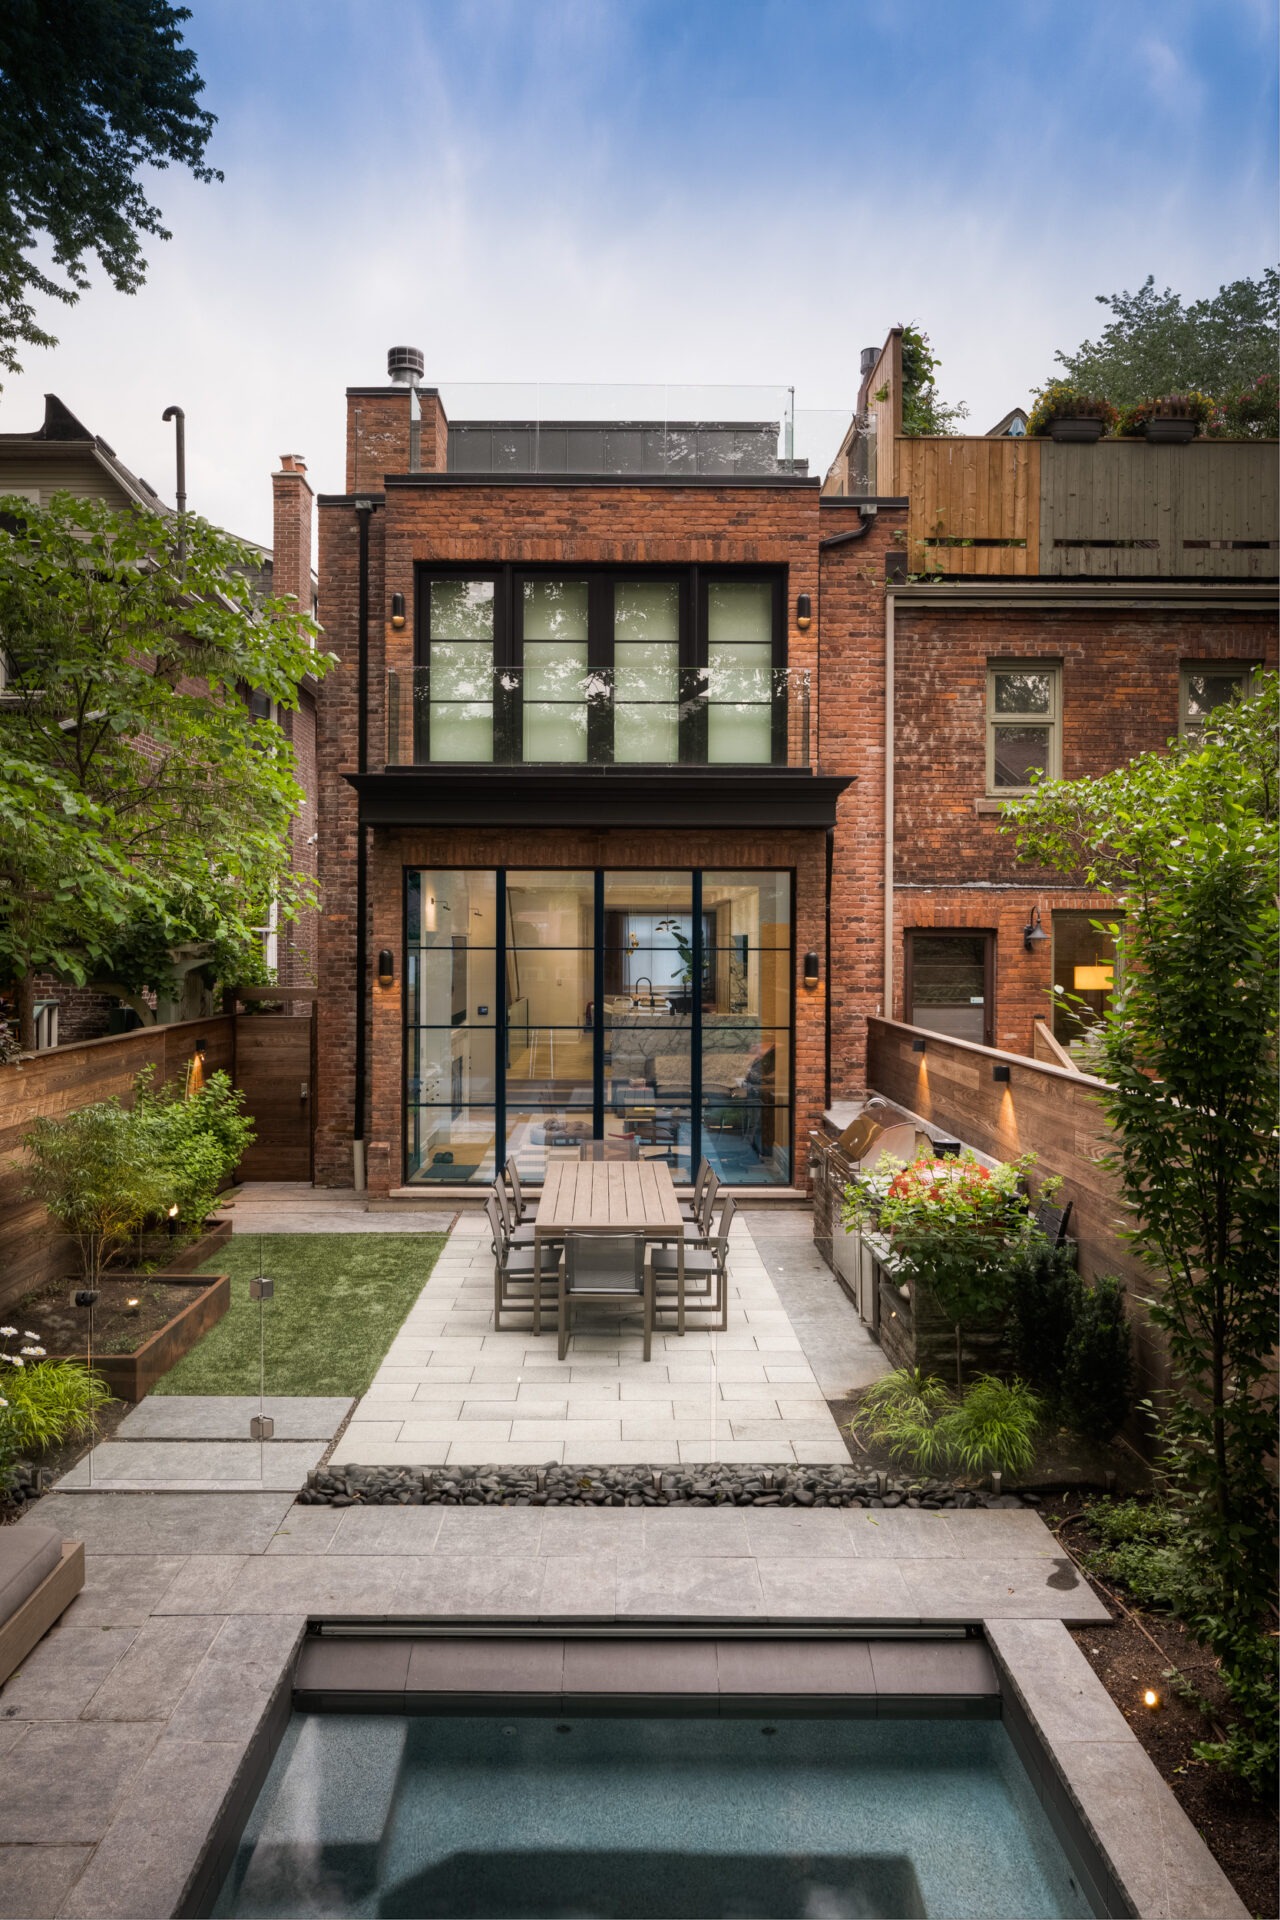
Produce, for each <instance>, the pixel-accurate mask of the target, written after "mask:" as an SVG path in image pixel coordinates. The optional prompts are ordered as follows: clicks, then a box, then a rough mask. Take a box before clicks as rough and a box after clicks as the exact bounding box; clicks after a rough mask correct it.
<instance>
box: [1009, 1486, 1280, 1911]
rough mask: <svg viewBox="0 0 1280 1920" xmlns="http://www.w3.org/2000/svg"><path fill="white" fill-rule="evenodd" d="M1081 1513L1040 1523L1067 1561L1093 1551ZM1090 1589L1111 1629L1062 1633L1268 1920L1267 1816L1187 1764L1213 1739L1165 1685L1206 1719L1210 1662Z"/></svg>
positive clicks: (1273, 1847)
mask: <svg viewBox="0 0 1280 1920" xmlns="http://www.w3.org/2000/svg"><path fill="white" fill-rule="evenodd" d="M1083 1504H1084V1503H1083V1501H1082V1500H1081V1497H1080V1496H1079V1495H1078V1494H1076V1493H1067V1494H1064V1495H1063V1496H1062V1497H1061V1498H1059V1499H1056V1500H1054V1501H1053V1502H1051V1503H1050V1502H1047V1501H1046V1503H1045V1507H1046V1511H1045V1516H1044V1517H1045V1519H1046V1521H1047V1522H1048V1524H1049V1525H1050V1526H1051V1527H1052V1528H1053V1529H1054V1532H1055V1533H1056V1534H1057V1536H1058V1538H1059V1539H1060V1540H1061V1541H1062V1543H1063V1545H1064V1546H1065V1547H1066V1548H1067V1550H1068V1552H1070V1553H1071V1554H1073V1555H1079V1554H1081V1553H1084V1552H1088V1551H1089V1550H1090V1549H1092V1548H1094V1547H1097V1546H1098V1545H1100V1544H1101V1542H1100V1540H1099V1539H1098V1537H1097V1536H1096V1535H1095V1534H1094V1533H1093V1532H1092V1530H1091V1529H1090V1527H1089V1525H1088V1522H1087V1521H1086V1520H1084V1519H1082V1518H1081V1511H1080V1510H1081V1507H1082V1505H1083ZM1086 1577H1088V1576H1086ZM1091 1585H1092V1586H1093V1587H1094V1590H1095V1591H1096V1592H1097V1593H1098V1595H1099V1597H1100V1599H1101V1600H1102V1602H1103V1604H1104V1605H1105V1607H1106V1608H1107V1611H1108V1612H1109V1613H1110V1615H1111V1621H1112V1624H1111V1626H1110V1627H1108V1628H1103V1629H1101V1630H1099V1629H1098V1628H1097V1627H1075V1628H1070V1629H1068V1631H1069V1632H1070V1633H1071V1636H1072V1638H1073V1639H1074V1640H1075V1642H1076V1644H1077V1646H1078V1647H1079V1648H1080V1651H1081V1652H1082V1653H1083V1655H1084V1657H1085V1659H1086V1660H1087V1661H1088V1662H1089V1665H1090V1666H1091V1667H1092V1668H1093V1670H1094V1672H1095V1673H1096V1674H1097V1676H1098V1678H1099V1680H1101V1682H1102V1684H1103V1686H1104V1687H1105V1688H1106V1689H1107V1692H1108V1693H1109V1694H1110V1695H1111V1698H1112V1699H1113V1700H1114V1701H1115V1703H1116V1705H1117V1707H1119V1709H1120V1711H1121V1713H1122V1714H1123V1715H1124V1717H1125V1720H1126V1721H1127V1722H1128V1724H1129V1726H1130V1727H1131V1728H1132V1730H1133V1733H1134V1735H1135V1737H1136V1738H1137V1739H1138V1740H1139V1741H1140V1742H1141V1744H1142V1747H1143V1749H1144V1750H1145V1752H1146V1754H1147V1756H1148V1758H1149V1759H1150V1760H1151V1763H1152V1765H1153V1766H1155V1767H1156V1768H1157V1770H1158V1771H1159V1773H1160V1775H1161V1777H1162V1779H1163V1780H1164V1781H1165V1783H1166V1784H1167V1786H1168V1787H1169V1789H1170V1791H1171V1792H1172V1794H1173V1796H1174V1798H1175V1799H1176V1800H1177V1802H1178V1804H1179V1806H1180V1807H1181V1808H1182V1811H1183V1812H1184V1813H1185V1814H1186V1816H1187V1818H1188V1819H1189V1820H1190V1821H1191V1823H1192V1825H1193V1826H1194V1827H1195V1829H1196V1831H1197V1833H1198V1834H1199V1835H1200V1837H1201V1839H1202V1840H1203V1841H1204V1843H1205V1845H1206V1846H1207V1847H1208V1848H1209V1851H1210V1852H1211V1853H1212V1854H1213V1857H1214V1859H1215V1860H1216V1861H1217V1862H1218V1865H1219V1866H1220V1867H1221V1868H1222V1871H1223V1872H1224V1873H1225V1874H1226V1876H1227V1878H1228V1879H1229V1880H1230V1882H1231V1884H1232V1886H1233V1887H1234V1888H1235V1890H1236V1892H1237V1893H1238V1894H1239V1896H1240V1898H1241V1900H1243V1902H1244V1904H1245V1906H1246V1907H1247V1908H1248V1909H1249V1912H1250V1913H1251V1914H1254V1915H1258V1916H1261V1920H1274V1916H1275V1915H1276V1912H1277V1905H1278V1902H1277V1897H1276V1882H1277V1873H1278V1871H1280V1859H1278V1857H1277V1826H1276V1818H1275V1808H1274V1807H1273V1806H1272V1805H1271V1804H1270V1802H1269V1801H1267V1800H1259V1799H1255V1798H1254V1797H1253V1795H1252V1794H1250V1793H1249V1792H1248V1791H1247V1790H1246V1789H1245V1788H1244V1787H1243V1786H1242V1785H1241V1784H1240V1783H1239V1782H1238V1781H1235V1780H1232V1779H1230V1778H1229V1777H1228V1776H1227V1775H1225V1774H1224V1773H1222V1772H1221V1770H1220V1769H1219V1768H1217V1767H1214V1766H1211V1765H1210V1764H1209V1763H1208V1762H1206V1761H1203V1760H1197V1759H1196V1757H1195V1754H1194V1753H1193V1752H1192V1748H1193V1747H1194V1746H1195V1744H1196V1743H1197V1742H1198V1741H1201V1740H1211V1739H1213V1738H1214V1737H1215V1735H1214V1733H1213V1729H1212V1727H1211V1726H1210V1724H1209V1722H1208V1721H1207V1719H1206V1717H1205V1715H1204V1714H1203V1713H1202V1712H1201V1711H1200V1709H1199V1707H1198V1706H1197V1705H1196V1704H1195V1703H1194V1702H1193V1701H1189V1700H1184V1699H1183V1698H1181V1696H1180V1695H1179V1694H1178V1693H1177V1692H1176V1690H1175V1689H1174V1687H1172V1686H1171V1685H1170V1683H1169V1681H1168V1679H1167V1678H1166V1677H1165V1676H1166V1673H1167V1672H1168V1670H1169V1669H1171V1668H1175V1667H1176V1668H1177V1669H1178V1671H1179V1672H1180V1673H1182V1674H1183V1675H1184V1676H1185V1677H1186V1679H1187V1680H1188V1681H1189V1682H1190V1683H1191V1685H1192V1687H1194V1688H1195V1690H1196V1691H1197V1692H1198V1693H1199V1694H1201V1695H1202V1696H1203V1697H1204V1699H1205V1700H1206V1701H1207V1702H1208V1703H1209V1706H1210V1709H1211V1711H1212V1710H1221V1706H1222V1700H1223V1694H1222V1685H1221V1681H1220V1680H1219V1678H1218V1673H1217V1667H1216V1663H1215V1662H1214V1659H1213V1656H1212V1654H1210V1653H1208V1652H1207V1651H1206V1650H1205V1648H1203V1647H1201V1646H1199V1645H1198V1644H1197V1643H1196V1641H1194V1640H1193V1639H1192V1637H1191V1635H1190V1634H1189V1633H1188V1632H1187V1629H1186V1628H1185V1627H1184V1626H1183V1624H1182V1622H1181V1621H1180V1620H1178V1619H1177V1618H1176V1617H1175V1616H1173V1615H1172V1614H1168V1613H1159V1612H1154V1611H1151V1610H1149V1609H1147V1608H1145V1607H1141V1606H1139V1605H1138V1604H1137V1602H1136V1601H1134V1600H1133V1599H1132V1598H1130V1597H1129V1596H1128V1595H1125V1596H1124V1604H1123V1606H1121V1605H1120V1604H1119V1603H1118V1601H1117V1598H1116V1597H1115V1596H1114V1595H1113V1594H1111V1593H1110V1592H1109V1591H1108V1590H1107V1588H1106V1587H1105V1586H1101V1585H1099V1583H1098V1581H1097V1580H1092V1581H1091ZM1138 1623H1140V1624H1138ZM1144 1628H1145V1632H1144V1631H1143V1629H1144ZM1147 1634H1150V1636H1151V1639H1150V1640H1149V1639H1148V1638H1147ZM1151 1640H1154V1641H1155V1642H1156V1643H1157V1645H1156V1646H1154V1647H1153V1646H1152V1644H1151ZM1157 1648H1158V1650H1157ZM1147 1687H1153V1688H1154V1689H1155V1690H1156V1691H1157V1692H1158V1693H1159V1695H1160V1706H1159V1707H1158V1708H1157V1709H1155V1710H1152V1709H1151V1708H1148V1707H1146V1706H1145V1705H1144V1704H1143V1702H1142V1693H1143V1690H1144V1689H1145V1688H1147Z"/></svg>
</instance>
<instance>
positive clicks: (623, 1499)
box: [298, 1465, 1040, 1511]
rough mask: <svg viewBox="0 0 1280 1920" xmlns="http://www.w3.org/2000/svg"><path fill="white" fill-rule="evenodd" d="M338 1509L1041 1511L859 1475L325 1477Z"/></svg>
mask: <svg viewBox="0 0 1280 1920" xmlns="http://www.w3.org/2000/svg"><path fill="white" fill-rule="evenodd" d="M298 1502H299V1504H300V1505H302V1506H312V1507H320V1506H329V1507H354V1506H366V1507H374V1506H380V1507H426V1506H444V1507H677V1506H688V1507H916V1508H925V1509H933V1510H935V1511H936V1510H939V1509H942V1508H944V1507H950V1508H966V1507H1036V1506H1039V1504H1040V1502H1039V1501H1038V1499H1037V1498H1036V1496H1035V1495H1034V1494H1029V1493H1028V1494H1017V1493H1000V1494H996V1493H987V1492H980V1491H977V1490H975V1489H974V1488H972V1487H965V1486H959V1485H957V1484H956V1483H955V1482H954V1481H949V1480H927V1479H920V1478H912V1477H911V1476H910V1475H905V1474H887V1473H874V1472H866V1471H862V1470H859V1469H858V1468H857V1467H774V1468H767V1467H727V1466H721V1467H717V1466H708V1467H564V1466H556V1465H551V1466H546V1467H453V1468H450V1467H435V1468H422V1469H413V1468H409V1467H361V1466H346V1467H319V1468H317V1469H315V1470H314V1471H313V1472H312V1473H309V1474H308V1475H307V1484H306V1486H305V1487H304V1488H303V1489H302V1492H301V1493H300V1494H299V1495H298Z"/></svg>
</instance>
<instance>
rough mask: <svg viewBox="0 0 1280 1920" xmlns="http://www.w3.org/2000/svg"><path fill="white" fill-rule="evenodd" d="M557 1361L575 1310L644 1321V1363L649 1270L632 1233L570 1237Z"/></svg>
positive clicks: (649, 1344) (649, 1340)
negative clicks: (608, 1310)
mask: <svg viewBox="0 0 1280 1920" xmlns="http://www.w3.org/2000/svg"><path fill="white" fill-rule="evenodd" d="M559 1294H560V1358H561V1359H562V1360H563V1359H564V1356H565V1353H566V1351H567V1350H568V1346H569V1335H570V1332H571V1331H572V1322H573V1314H574V1311H575V1309H576V1308H577V1307H579V1306H599V1307H603V1306H609V1307H614V1308H617V1309H620V1310H621V1311H622V1312H624V1313H634V1312H635V1310H636V1308H637V1307H639V1308H640V1309H641V1311H642V1313H643V1315H644V1357H645V1359H646V1360H648V1359H649V1358H650V1356H651V1354H652V1351H653V1267H652V1265H651V1264H650V1262H649V1260H648V1259H647V1258H646V1248H645V1243H644V1240H643V1239H642V1238H641V1236H640V1235H639V1234H634V1233H570V1234H567V1235H566V1236H565V1243H564V1258H563V1260H562V1261H561V1263H560V1288H559Z"/></svg>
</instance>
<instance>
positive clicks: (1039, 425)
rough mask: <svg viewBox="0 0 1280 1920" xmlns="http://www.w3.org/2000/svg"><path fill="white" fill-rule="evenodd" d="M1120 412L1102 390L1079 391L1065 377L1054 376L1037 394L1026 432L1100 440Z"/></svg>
mask: <svg viewBox="0 0 1280 1920" xmlns="http://www.w3.org/2000/svg"><path fill="white" fill-rule="evenodd" d="M1118 419H1119V415H1118V413H1117V412H1116V409H1115V408H1114V407H1113V406H1112V404H1111V402H1110V401H1109V400H1104V399H1103V398H1102V396H1101V394H1096V393H1081V392H1080V391H1079V389H1078V388H1076V387H1073V386H1070V385H1068V383H1067V382H1066V381H1065V380H1055V381H1054V382H1053V383H1052V385H1051V386H1048V387H1046V388H1045V390H1044V392H1043V393H1041V394H1039V395H1038V396H1037V398H1036V403H1035V406H1034V407H1033V408H1032V409H1031V413H1030V415H1029V416H1028V419H1027V432H1028V434H1046V433H1047V434H1048V435H1049V436H1050V438H1051V439H1054V440H1067V441H1071V440H1074V441H1085V442H1087V441H1092V440H1101V438H1102V436H1103V434H1104V433H1107V432H1109V431H1110V430H1111V429H1112V428H1114V426H1115V424H1116V422H1117V420H1118Z"/></svg>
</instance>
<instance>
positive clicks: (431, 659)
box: [419, 580, 494, 762]
mask: <svg viewBox="0 0 1280 1920" xmlns="http://www.w3.org/2000/svg"><path fill="white" fill-rule="evenodd" d="M493 615H494V583H493V581H492V580H433V581H432V582H431V583H430V586H429V587H428V589H427V642H426V652H427V686H428V700H427V741H426V743H425V744H426V750H427V757H428V758H430V759H432V760H447V761H454V760H457V761H480V762H484V761H488V760H492V758H493ZM421 745H422V743H421V742H419V746H421Z"/></svg>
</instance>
